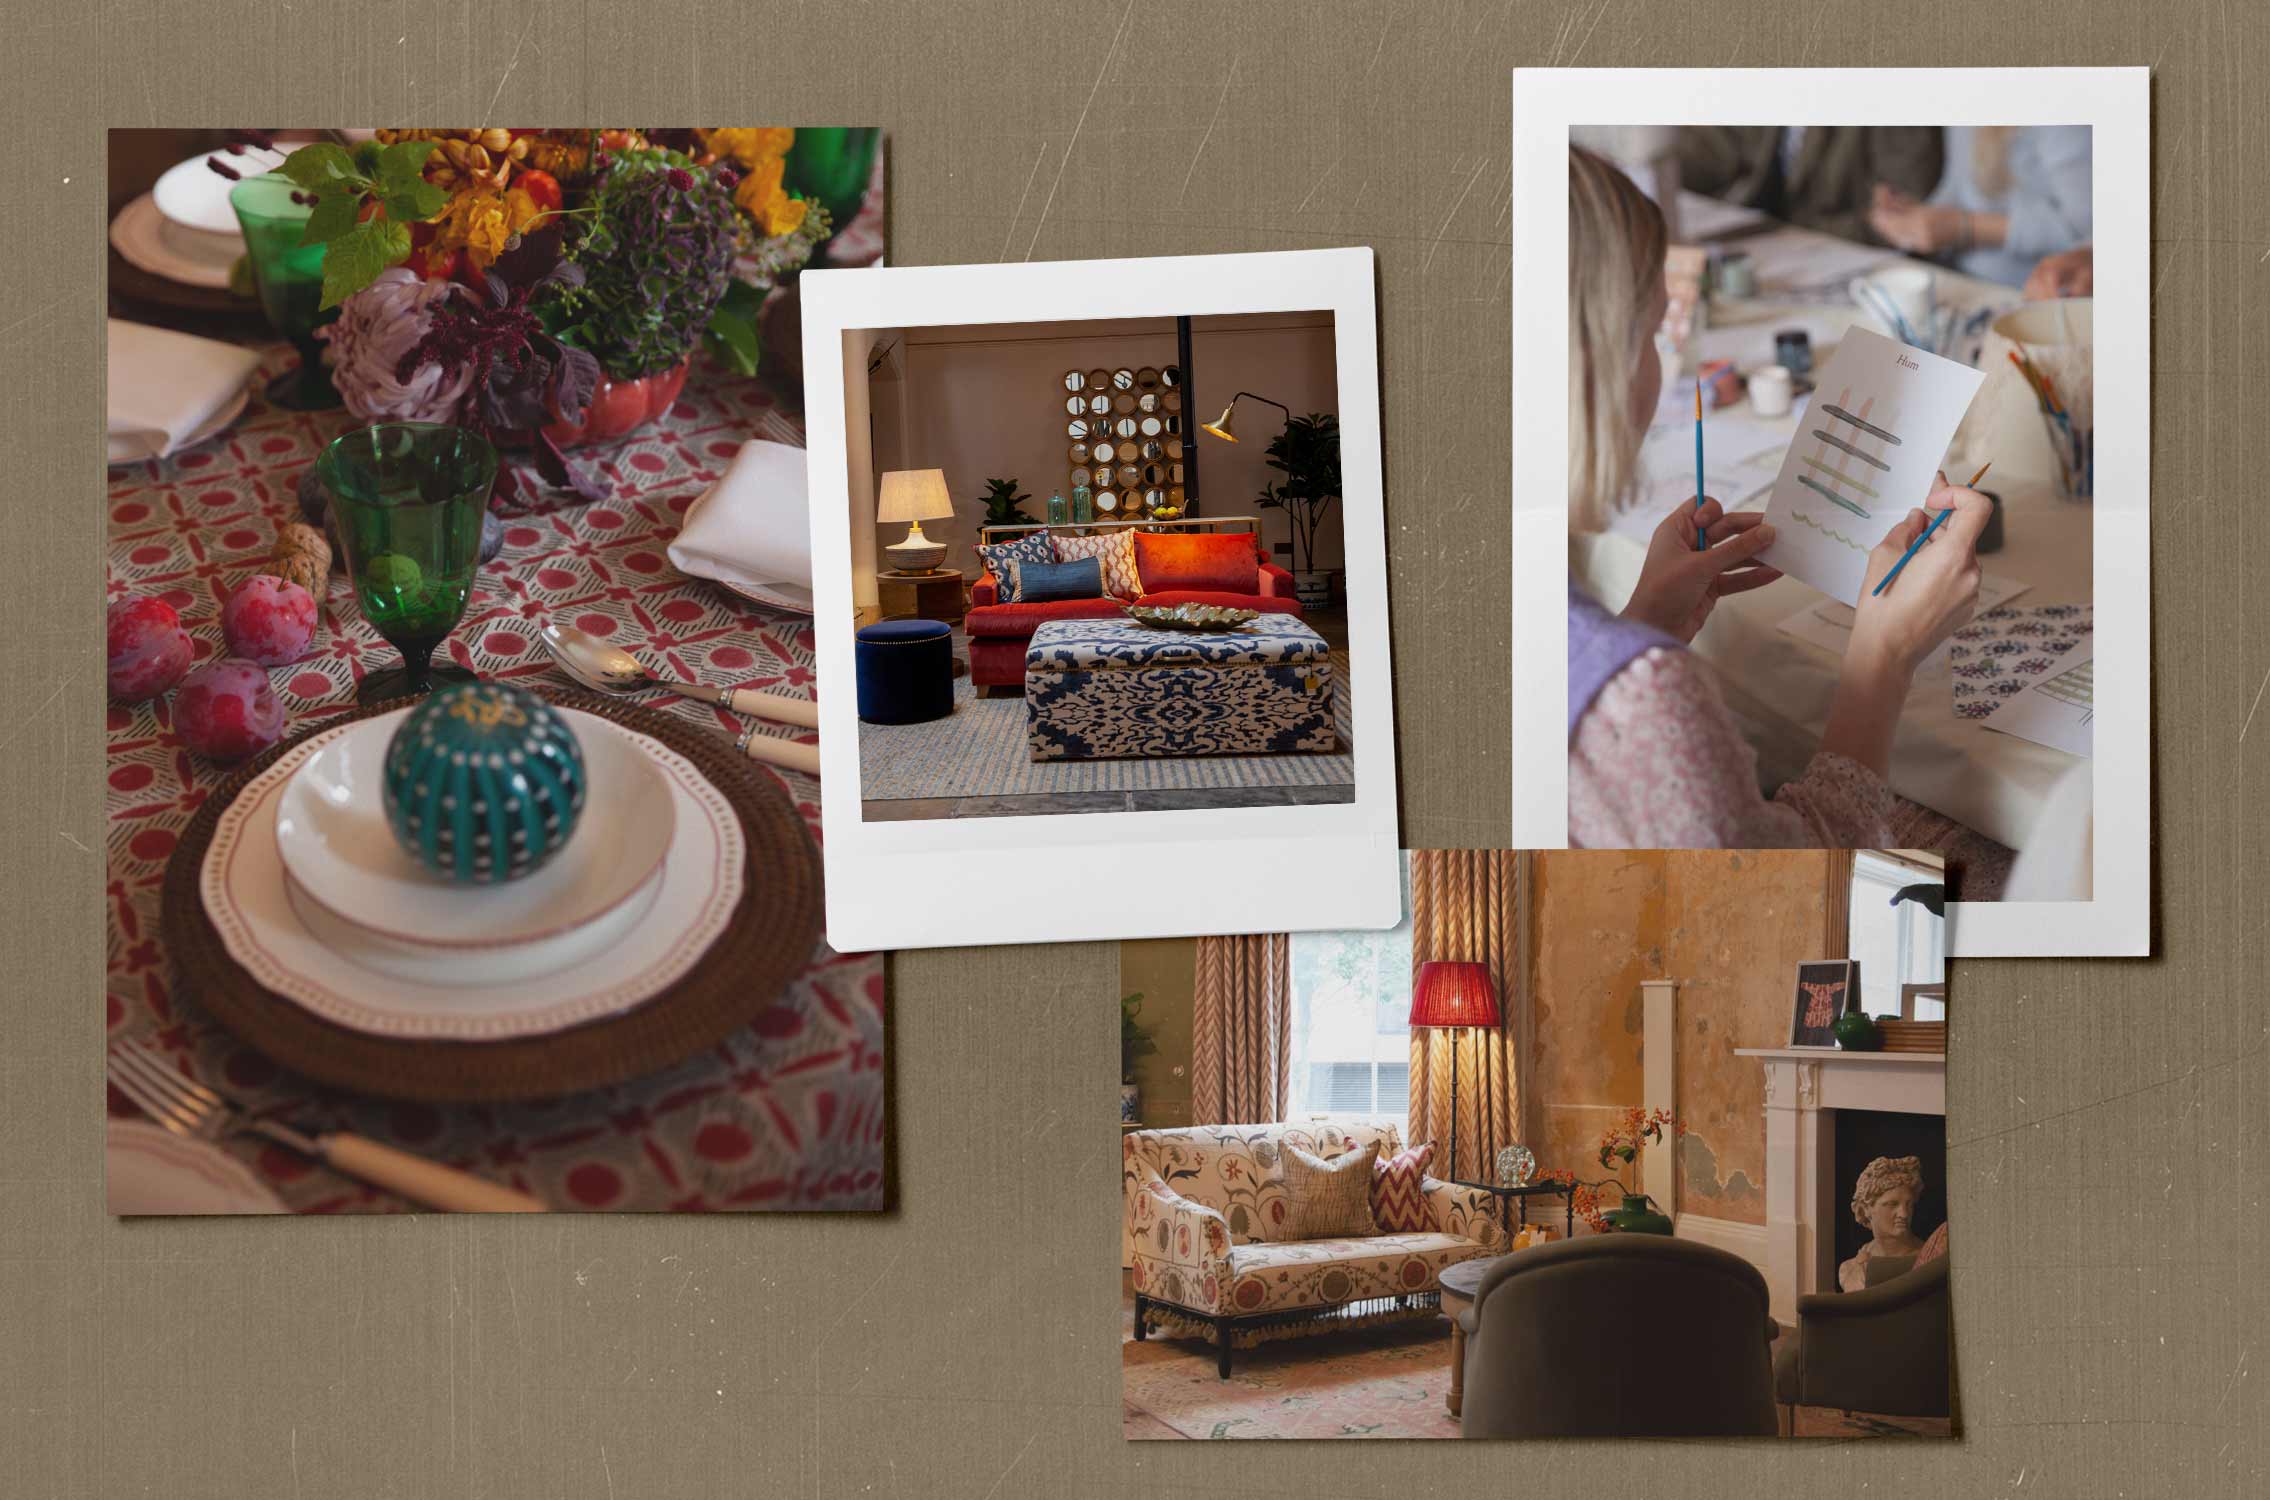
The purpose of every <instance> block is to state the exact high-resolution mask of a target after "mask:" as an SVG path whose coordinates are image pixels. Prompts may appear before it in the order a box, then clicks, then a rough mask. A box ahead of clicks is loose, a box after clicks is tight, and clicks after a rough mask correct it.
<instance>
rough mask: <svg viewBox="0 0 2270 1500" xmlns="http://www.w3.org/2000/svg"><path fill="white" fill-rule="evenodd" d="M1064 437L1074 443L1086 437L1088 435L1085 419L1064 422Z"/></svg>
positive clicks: (1078, 418)
mask: <svg viewBox="0 0 2270 1500" xmlns="http://www.w3.org/2000/svg"><path fill="white" fill-rule="evenodd" d="M1064 435H1065V436H1066V437H1068V438H1070V439H1072V440H1073V441H1074V442H1078V441H1079V440H1080V439H1081V438H1084V437H1086V436H1087V435H1088V423H1087V419H1086V418H1084V417H1074V418H1073V419H1072V420H1071V421H1069V422H1066V423H1065V424H1064Z"/></svg>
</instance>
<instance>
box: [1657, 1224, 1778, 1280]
mask: <svg viewBox="0 0 2270 1500" xmlns="http://www.w3.org/2000/svg"><path fill="white" fill-rule="evenodd" d="M1672 1230H1673V1233H1674V1234H1675V1235H1676V1236H1677V1237H1678V1238H1680V1239H1682V1240H1693V1241H1695V1242H1696V1243H1697V1244H1703V1245H1709V1246H1711V1247H1713V1248H1714V1249H1719V1250H1724V1251H1726V1252H1727V1253H1729V1254H1732V1255H1739V1256H1741V1257H1742V1258H1743V1259H1744V1260H1746V1261H1748V1262H1749V1263H1750V1264H1751V1265H1753V1266H1756V1267H1757V1268H1758V1274H1759V1275H1760V1276H1765V1275H1767V1274H1768V1273H1767V1271H1766V1226H1765V1225H1763V1224H1744V1223H1742V1222H1740V1221H1739V1220H1736V1219H1713V1218H1709V1217H1707V1216H1705V1215H1703V1214H1681V1215H1679V1217H1678V1219H1677V1220H1676V1221H1675V1222H1674V1223H1673V1225H1672Z"/></svg>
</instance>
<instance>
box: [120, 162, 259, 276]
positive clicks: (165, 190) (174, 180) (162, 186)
mask: <svg viewBox="0 0 2270 1500" xmlns="http://www.w3.org/2000/svg"><path fill="white" fill-rule="evenodd" d="M216 158H217V159H218V160H221V161H224V162H226V163H228V165H229V168H230V170H232V171H234V172H237V173H239V174H240V175H242V176H245V177H263V176H266V175H267V174H268V173H270V172H272V171H274V170H275V169H276V168H277V167H279V166H281V165H283V161H284V153H283V152H281V151H269V150H266V149H264V148H262V147H259V146H247V147H245V148H244V153H243V154H242V155H241V156H231V155H229V154H228V152H226V151H200V152H198V153H197V154H196V155H195V156H192V157H190V158H189V159H188V160H187V161H182V162H176V163H174V164H173V165H172V166H170V167H168V168H166V170H165V173H164V175H163V176H161V177H159V178H158V182H157V186H155V187H153V188H151V189H150V201H151V202H153V203H155V204H156V205H157V206H158V213H159V215H160V216H161V217H163V218H164V219H165V221H166V222H167V223H168V224H172V225H175V226H178V227H179V228H181V229H184V230H187V231H188V232H190V233H192V234H205V235H211V236H213V237H214V238H216V239H223V240H235V241H236V248H235V249H233V250H231V251H229V259H231V260H234V259H236V257H238V256H239V255H242V254H244V228H243V226H242V225H240V224H238V223H237V218H236V210H235V209H233V208H231V207H229V192H230V190H231V189H232V188H234V187H235V186H236V184H235V183H233V182H231V181H229V180H228V179H227V178H226V177H223V176H222V175H221V174H220V173H218V172H216V171H214V170H213V169H212V168H211V167H209V166H207V165H206V162H208V161H210V160H214V159H216ZM168 238H169V239H172V238H173V237H172V236H168ZM176 243H181V244H182V245H183V248H184V249H188V248H189V245H190V243H193V242H186V243H185V242H180V241H176Z"/></svg>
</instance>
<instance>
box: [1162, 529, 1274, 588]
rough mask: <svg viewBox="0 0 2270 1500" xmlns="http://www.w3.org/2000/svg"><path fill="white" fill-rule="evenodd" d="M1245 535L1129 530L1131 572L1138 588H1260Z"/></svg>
mask: <svg viewBox="0 0 2270 1500" xmlns="http://www.w3.org/2000/svg"><path fill="white" fill-rule="evenodd" d="M1255 545H1256V543H1255V539H1254V538H1253V537H1252V536H1251V535H1250V534H1246V533H1236V532H1215V533H1212V534H1206V533H1202V532H1185V533H1182V534H1180V535H1174V534H1167V533H1153V532H1148V531H1139V532H1137V533H1135V571H1136V573H1137V575H1138V576H1139V577H1140V578H1141V579H1142V583H1143V592H1144V593H1146V594H1155V593H1157V592H1158V591H1159V590H1161V589H1206V590H1210V591H1212V592H1214V593H1225V594H1258V593H1260V592H1261V555H1260V554H1259V553H1258V552H1256V551H1255V550H1254V547H1255Z"/></svg>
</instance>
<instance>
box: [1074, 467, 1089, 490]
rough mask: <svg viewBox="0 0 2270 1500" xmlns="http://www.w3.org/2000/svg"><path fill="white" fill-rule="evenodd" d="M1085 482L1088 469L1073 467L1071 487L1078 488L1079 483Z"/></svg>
mask: <svg viewBox="0 0 2270 1500" xmlns="http://www.w3.org/2000/svg"><path fill="white" fill-rule="evenodd" d="M1087 482H1088V471H1087V470H1086V469H1074V470H1073V471H1072V488H1074V489H1078V488H1079V487H1080V486H1081V485H1083V484H1086V483H1087Z"/></svg>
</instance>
